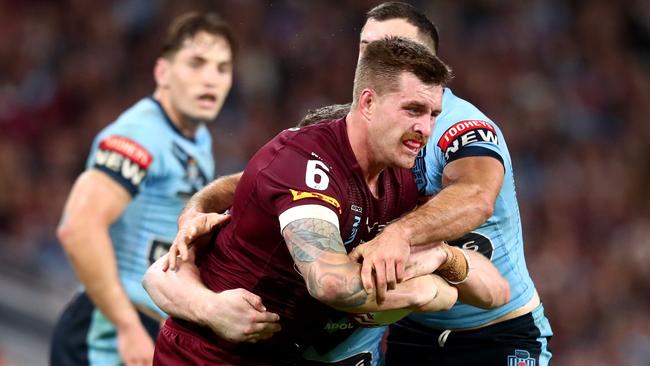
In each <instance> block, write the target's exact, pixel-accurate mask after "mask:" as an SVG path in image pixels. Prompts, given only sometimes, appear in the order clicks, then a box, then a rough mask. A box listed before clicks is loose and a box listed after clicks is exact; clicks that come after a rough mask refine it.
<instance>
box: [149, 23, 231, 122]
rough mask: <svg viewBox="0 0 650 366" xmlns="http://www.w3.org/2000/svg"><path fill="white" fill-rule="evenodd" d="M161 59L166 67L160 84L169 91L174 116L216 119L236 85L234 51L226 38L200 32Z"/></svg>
mask: <svg viewBox="0 0 650 366" xmlns="http://www.w3.org/2000/svg"><path fill="white" fill-rule="evenodd" d="M161 62H162V63H163V67H164V70H165V71H164V72H163V73H162V77H161V78H159V80H158V87H159V88H162V89H165V90H166V91H167V92H168V96H169V100H168V101H169V105H170V107H171V109H172V110H171V111H168V113H169V114H170V115H171V117H172V118H173V119H176V120H179V121H180V122H181V123H188V122H208V121H212V120H214V119H215V118H216V116H217V114H219V111H220V110H221V107H222V106H223V103H224V101H225V99H226V97H227V96H228V92H229V91H230V87H231V86H232V76H233V55H232V50H231V48H230V44H229V43H228V41H227V40H226V38H224V37H223V36H220V35H212V34H209V33H207V32H199V33H197V34H196V35H195V36H194V37H193V38H188V39H186V40H185V41H184V43H183V45H182V47H181V48H180V49H179V50H178V51H177V52H176V54H174V55H173V56H171V57H170V58H169V59H167V58H163V59H162V60H161Z"/></svg>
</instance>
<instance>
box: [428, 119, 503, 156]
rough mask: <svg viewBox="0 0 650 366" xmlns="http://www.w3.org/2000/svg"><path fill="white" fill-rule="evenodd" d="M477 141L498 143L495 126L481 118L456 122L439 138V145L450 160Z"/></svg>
mask: <svg viewBox="0 0 650 366" xmlns="http://www.w3.org/2000/svg"><path fill="white" fill-rule="evenodd" d="M475 142H489V143H493V144H495V145H496V144H498V143H499V139H498V136H497V132H496V129H495V128H494V126H492V125H491V124H490V123H488V122H486V121H480V120H466V121H460V122H456V123H455V124H454V125H453V126H451V127H449V128H448V129H447V131H445V133H444V134H442V137H440V140H438V147H439V148H440V150H442V152H443V153H444V154H445V159H447V160H449V158H451V157H453V155H454V154H456V153H457V152H458V151H459V150H460V149H462V148H463V147H465V146H467V145H470V144H473V143H475Z"/></svg>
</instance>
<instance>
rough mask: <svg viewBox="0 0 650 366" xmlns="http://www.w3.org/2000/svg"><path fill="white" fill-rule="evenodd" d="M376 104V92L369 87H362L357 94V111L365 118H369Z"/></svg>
mask: <svg viewBox="0 0 650 366" xmlns="http://www.w3.org/2000/svg"><path fill="white" fill-rule="evenodd" d="M376 104H377V93H375V91H374V90H372V89H370V88H366V89H363V91H361V95H359V111H360V112H361V115H363V117H364V118H365V119H366V120H370V116H372V112H373V111H374V110H375V105H376Z"/></svg>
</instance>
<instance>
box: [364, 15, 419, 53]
mask: <svg viewBox="0 0 650 366" xmlns="http://www.w3.org/2000/svg"><path fill="white" fill-rule="evenodd" d="M386 37H402V38H406V39H408V40H411V41H413V42H418V43H422V44H424V42H423V41H422V39H421V38H420V35H419V32H418V29H417V28H416V27H415V26H414V25H412V24H410V23H409V22H407V21H406V20H404V19H389V20H383V21H380V22H379V21H376V20H374V19H368V21H367V22H366V24H365V25H364V26H363V29H362V30H361V41H360V42H359V57H361V54H362V53H363V51H364V50H365V49H366V46H367V45H368V43H370V42H373V41H378V40H380V39H383V38H386ZM424 45H425V46H427V45H426V44H424ZM427 47H428V46H427Z"/></svg>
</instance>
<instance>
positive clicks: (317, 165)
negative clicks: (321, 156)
mask: <svg viewBox="0 0 650 366" xmlns="http://www.w3.org/2000/svg"><path fill="white" fill-rule="evenodd" d="M329 171H330V170H329V168H328V167H327V165H325V163H323V162H322V161H320V160H309V161H308V162H307V171H306V173H305V183H306V184H307V187H309V188H313V189H317V190H319V191H324V190H326V189H327V186H328V185H329V184H330V177H328V176H327V173H326V172H329ZM316 177H318V179H317V178H316ZM317 180H318V181H317Z"/></svg>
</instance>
